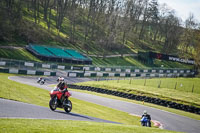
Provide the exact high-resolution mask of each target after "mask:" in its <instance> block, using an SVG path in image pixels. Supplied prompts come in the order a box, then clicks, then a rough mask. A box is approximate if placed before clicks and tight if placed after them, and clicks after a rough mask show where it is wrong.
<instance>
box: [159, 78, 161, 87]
mask: <svg viewBox="0 0 200 133" xmlns="http://www.w3.org/2000/svg"><path fill="white" fill-rule="evenodd" d="M160 86H161V80H160V82H159V84H158V88H160Z"/></svg>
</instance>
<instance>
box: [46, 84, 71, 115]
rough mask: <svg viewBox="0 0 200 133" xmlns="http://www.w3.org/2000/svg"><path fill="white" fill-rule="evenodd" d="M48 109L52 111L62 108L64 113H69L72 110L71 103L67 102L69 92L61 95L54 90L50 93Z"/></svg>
mask: <svg viewBox="0 0 200 133" xmlns="http://www.w3.org/2000/svg"><path fill="white" fill-rule="evenodd" d="M49 94H50V97H51V99H50V101H49V107H50V109H51V110H52V111H54V110H56V108H57V107H58V108H64V110H65V112H67V113H69V112H70V111H71V110H72V102H71V101H70V100H69V97H70V96H71V93H70V92H68V91H67V92H65V93H63V92H62V91H60V89H58V88H56V89H54V90H51V91H50V93H49Z"/></svg>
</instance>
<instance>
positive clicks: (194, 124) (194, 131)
mask: <svg viewBox="0 0 200 133" xmlns="http://www.w3.org/2000/svg"><path fill="white" fill-rule="evenodd" d="M10 79H11V80H14V81H17V82H21V83H24V84H29V85H32V86H36V87H40V88H43V89H47V90H51V89H52V87H49V86H47V85H49V84H56V77H48V78H47V81H46V83H45V85H39V84H37V83H36V81H37V77H10ZM65 79H66V80H67V82H68V83H76V82H84V81H88V80H92V79H88V78H68V77H66V78H65ZM71 92H72V96H73V97H74V98H77V99H80V100H84V101H88V102H92V103H96V104H99V105H103V106H107V107H110V108H114V109H117V110H121V111H124V112H128V113H130V114H134V115H142V113H143V111H144V110H147V112H148V113H149V114H150V115H151V117H152V119H153V120H157V121H159V122H161V123H162V124H163V128H164V129H168V130H173V131H180V132H188V133H199V131H200V121H198V120H194V119H191V118H188V117H184V116H180V115H176V114H173V113H170V112H166V111H162V110H159V109H155V108H151V107H147V106H143V105H139V104H134V103H130V102H125V101H120V100H115V99H110V98H105V97H101V96H96V95H91V94H87V93H81V92H75V91H71ZM34 106H35V105H34ZM54 113H55V112H54Z"/></svg>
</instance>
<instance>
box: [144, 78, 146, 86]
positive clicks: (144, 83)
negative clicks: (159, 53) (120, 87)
mask: <svg viewBox="0 0 200 133" xmlns="http://www.w3.org/2000/svg"><path fill="white" fill-rule="evenodd" d="M145 85H146V78H145V80H144V86H145Z"/></svg>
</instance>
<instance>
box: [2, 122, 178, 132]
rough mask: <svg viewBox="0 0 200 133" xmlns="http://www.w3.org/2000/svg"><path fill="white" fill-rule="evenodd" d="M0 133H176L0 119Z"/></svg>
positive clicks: (89, 123) (122, 127)
mask: <svg viewBox="0 0 200 133" xmlns="http://www.w3.org/2000/svg"><path fill="white" fill-rule="evenodd" d="M0 123H1V124H0V133H28V132H34V133H38V132H40V133H43V132H45V133H66V132H67V133H133V132H134V133H174V132H173V131H167V130H160V129H156V128H151V129H150V128H142V127H139V126H133V125H124V124H109V123H96V122H85V121H70V120H69V121H64V120H33V119H0Z"/></svg>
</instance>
